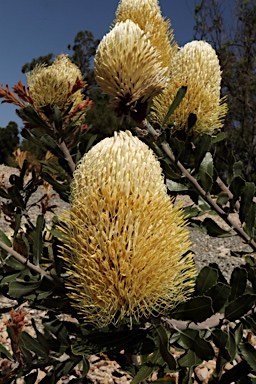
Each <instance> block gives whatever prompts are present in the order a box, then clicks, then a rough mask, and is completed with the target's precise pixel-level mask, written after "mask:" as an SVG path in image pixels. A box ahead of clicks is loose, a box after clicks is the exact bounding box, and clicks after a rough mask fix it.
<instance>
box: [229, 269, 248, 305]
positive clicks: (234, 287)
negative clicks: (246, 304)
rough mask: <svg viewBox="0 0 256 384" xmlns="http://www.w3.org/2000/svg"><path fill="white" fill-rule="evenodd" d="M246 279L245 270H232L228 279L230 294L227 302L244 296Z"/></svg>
mask: <svg viewBox="0 0 256 384" xmlns="http://www.w3.org/2000/svg"><path fill="white" fill-rule="evenodd" d="M247 277H248V275H247V271H246V269H245V268H239V267H237V268H235V269H234V270H233V272H232V275H231V278H230V286H231V293H230V298H229V301H233V300H235V299H237V298H238V297H239V296H241V295H243V294H244V292H245V288H246V282H247Z"/></svg>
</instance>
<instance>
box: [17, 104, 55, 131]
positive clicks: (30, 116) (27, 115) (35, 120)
mask: <svg viewBox="0 0 256 384" xmlns="http://www.w3.org/2000/svg"><path fill="white" fill-rule="evenodd" d="M18 115H19V116H20V118H21V119H22V120H27V121H29V122H31V123H32V124H33V125H34V126H35V127H40V128H41V129H43V130H44V131H46V132H49V131H50V130H51V128H50V127H49V126H48V125H47V124H46V122H45V121H44V120H43V119H42V118H41V117H40V116H39V115H38V114H37V113H36V111H35V110H34V109H33V108H32V106H31V105H27V106H26V107H25V108H22V109H19V110H18Z"/></svg>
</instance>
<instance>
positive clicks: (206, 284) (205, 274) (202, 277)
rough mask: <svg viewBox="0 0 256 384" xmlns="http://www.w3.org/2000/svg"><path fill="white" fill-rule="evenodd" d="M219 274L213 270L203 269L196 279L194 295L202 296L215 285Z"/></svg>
mask: <svg viewBox="0 0 256 384" xmlns="http://www.w3.org/2000/svg"><path fill="white" fill-rule="evenodd" d="M218 276H219V273H218V271H217V270H216V269H215V268H211V267H208V266H206V267H204V268H202V269H201V271H200V272H199V274H198V276H197V279H196V293H197V295H199V296H201V295H203V294H204V293H205V292H206V291H207V290H208V289H210V288H211V287H213V286H214V285H216V284H217V281H218Z"/></svg>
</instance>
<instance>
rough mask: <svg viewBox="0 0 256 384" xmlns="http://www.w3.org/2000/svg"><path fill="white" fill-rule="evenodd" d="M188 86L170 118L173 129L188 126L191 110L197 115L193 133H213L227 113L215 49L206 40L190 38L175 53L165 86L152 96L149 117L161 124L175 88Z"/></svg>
mask: <svg viewBox="0 0 256 384" xmlns="http://www.w3.org/2000/svg"><path fill="white" fill-rule="evenodd" d="M182 86H187V93H186V95H185V97H184V98H183V99H182V101H181V103H180V105H179V106H178V107H177V108H176V109H175V111H174V113H173V114H172V115H171V117H170V119H169V121H168V122H167V123H170V122H175V123H176V126H175V127H174V128H173V129H174V130H184V131H186V130H187V121H188V116H189V114H190V113H194V114H196V115H197V122H196V124H195V126H194V127H193V132H194V133H199V134H202V133H207V134H214V133H216V131H218V130H219V129H221V128H222V127H223V124H224V118H225V115H226V113H227V109H228V108H227V104H226V103H225V100H226V98H220V89H221V69H220V64H219V59H218V57H217V55H216V52H215V50H214V49H213V48H212V46H211V45H210V44H208V43H207V42H205V41H192V42H190V43H188V44H186V45H185V46H184V47H183V48H181V49H180V50H179V51H178V53H177V54H176V55H175V56H174V58H173V61H172V65H171V76H170V79H169V82H168V86H167V87H166V88H165V90H164V91H163V92H162V94H161V95H159V96H157V97H156V98H154V100H153V105H152V112H151V115H150V118H151V121H152V122H156V123H158V124H160V126H161V125H162V123H163V120H164V118H165V116H166V114H167V112H168V110H169V107H170V105H171V103H172V102H173V100H174V98H175V96H176V93H177V91H178V90H179V88H181V87H182Z"/></svg>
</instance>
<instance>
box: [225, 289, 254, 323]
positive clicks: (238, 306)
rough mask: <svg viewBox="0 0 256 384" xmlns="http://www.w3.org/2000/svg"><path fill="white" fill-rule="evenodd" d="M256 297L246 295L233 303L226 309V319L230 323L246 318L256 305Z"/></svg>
mask: <svg viewBox="0 0 256 384" xmlns="http://www.w3.org/2000/svg"><path fill="white" fill-rule="evenodd" d="M255 302H256V295H251V294H249V293H246V294H244V295H242V296H240V297H238V298H237V299H235V300H234V301H232V302H231V303H230V304H229V305H228V306H227V307H226V308H225V317H226V318H227V319H228V320H230V321H235V320H238V319H239V318H240V317H241V316H244V315H245V314H246V313H247V312H248V311H249V310H250V309H251V308H252V306H253V305H254V304H255Z"/></svg>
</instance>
